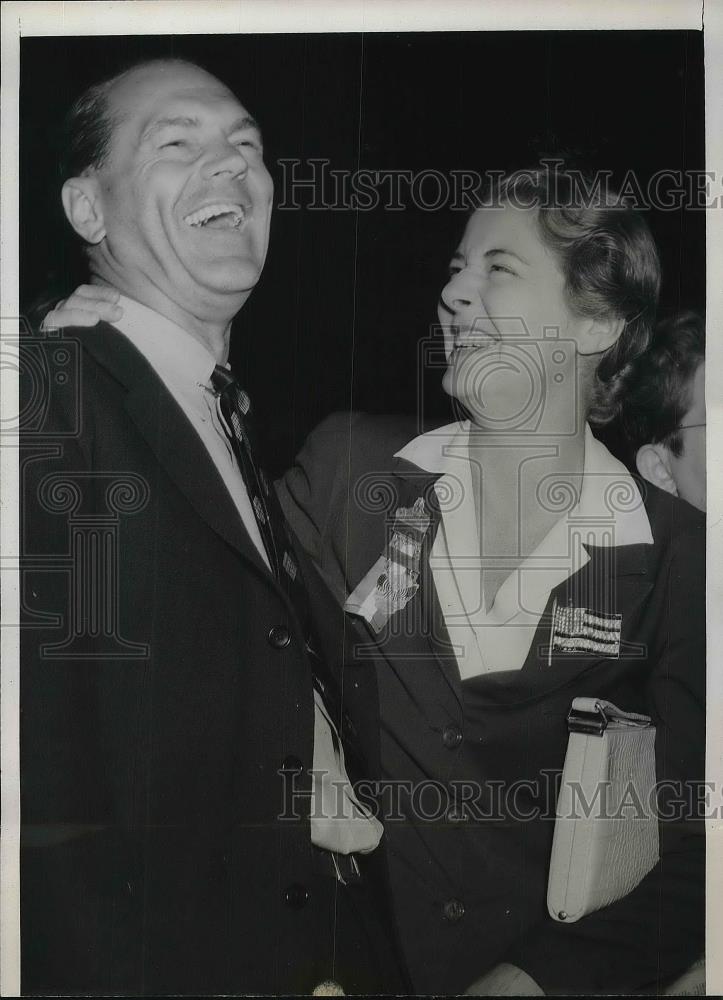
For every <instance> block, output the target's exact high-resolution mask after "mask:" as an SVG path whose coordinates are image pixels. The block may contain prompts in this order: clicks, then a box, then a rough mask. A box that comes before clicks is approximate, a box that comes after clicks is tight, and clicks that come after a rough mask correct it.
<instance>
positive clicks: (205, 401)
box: [113, 295, 383, 854]
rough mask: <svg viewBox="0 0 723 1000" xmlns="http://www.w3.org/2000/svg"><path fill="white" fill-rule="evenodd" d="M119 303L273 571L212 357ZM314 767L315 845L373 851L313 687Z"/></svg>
mask: <svg viewBox="0 0 723 1000" xmlns="http://www.w3.org/2000/svg"><path fill="white" fill-rule="evenodd" d="M119 305H120V306H121V308H122V309H123V316H122V318H121V319H120V320H118V321H117V322H115V323H114V324H113V325H114V326H115V327H116V328H117V329H118V330H120V332H121V333H122V334H124V336H126V337H127V338H128V340H130V341H131V343H132V344H133V345H134V346H135V347H136V348H137V349H138V350H139V351H140V352H141V354H143V356H144V357H145V358H146V360H147V361H148V362H149V363H150V364H151V365H152V367H153V368H154V369H155V371H156V373H157V374H158V376H159V378H160V379H161V380H162V381H163V383H164V384H165V386H166V388H167V389H168V391H169V392H170V393H171V395H172V396H173V397H174V399H175V400H176V402H177V403H178V404H179V406H180V407H181V409H182V410H183V412H184V414H185V416H186V417H187V418H188V420H189V422H190V423H191V425H192V426H193V428H194V430H195V431H196V433H197V434H198V436H199V437H200V438H201V440H202V441H203V444H204V446H205V448H206V450H207V451H208V454H209V455H210V457H211V459H212V461H213V463H214V465H215V466H216V468H217V469H218V471H219V474H220V475H221V478H222V479H223V482H224V484H225V486H226V488H227V490H228V492H229V494H230V496H231V499H232V500H233V502H234V504H235V505H236V508H237V510H238V512H239V515H240V517H241V520H242V522H243V525H244V527H245V528H246V530H247V531H248V533H249V536H250V537H251V540H252V541H253V543H254V545H255V546H256V548H257V549H258V552H259V555H260V556H261V558H262V559H263V560H264V562H265V563H266V565H267V566H268V567H269V570H270V568H271V567H270V564H269V560H268V557H267V555H266V549H265V548H264V544H263V541H262V539H261V533H260V531H259V528H258V525H257V523H256V518H255V516H254V512H253V509H252V507H251V502H250V500H249V496H248V492H247V490H246V486H245V484H244V481H243V478H242V476H241V472H240V471H239V468H238V463H237V461H236V457H235V455H234V453H233V448H232V447H231V442H230V441H229V438H228V436H227V434H226V431H225V430H224V419H223V417H222V415H221V411H220V408H219V403H218V398H217V397H216V394H215V392H214V391H213V389H212V387H211V381H210V380H211V373H212V372H213V370H214V367H215V366H216V360H215V358H214V357H213V355H212V354H211V352H210V351H209V350H208V349H207V348H206V347H205V346H204V345H203V344H202V343H201V342H200V341H199V340H197V339H196V338H195V337H194V336H192V335H191V334H190V333H188V332H187V331H186V330H184V329H182V327H180V326H178V325H177V324H176V323H174V322H172V321H171V320H169V319H167V318H166V317H165V316H161V315H160V314H159V313H157V312H155V311H154V310H152V309H149V308H148V307H147V306H144V305H141V304H140V303H138V302H136V301H134V300H133V299H129V298H126V296H123V295H122V296H121V298H120V301H119ZM313 771H314V775H313V797H312V810H311V840H312V843H313V844H315V845H316V846H317V847H323V848H326V849H327V850H333V851H337V852H339V853H342V854H350V853H352V852H357V853H360V854H366V853H368V852H369V851H373V850H374V848H375V847H376V846H377V845H378V843H379V841H380V839H381V836H382V832H383V829H382V825H381V823H380V822H379V821H378V820H377V819H376V817H374V816H372V815H371V814H370V813H369V812H368V810H366V809H365V808H364V807H363V806H361V805H360V803H359V802H358V801H357V799H356V797H355V796H354V793H353V790H352V788H351V785H350V783H349V778H348V776H347V773H346V769H345V766H344V751H343V748H342V746H341V742H340V741H339V739H338V736H337V734H336V730H335V727H334V724H333V722H332V720H331V719H330V717H329V714H328V712H327V710H326V708H325V706H324V704H323V701H322V699H321V696H320V695H319V694H318V692H317V691H316V690H315V691H314V760H313Z"/></svg>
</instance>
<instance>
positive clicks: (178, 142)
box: [161, 139, 186, 149]
mask: <svg viewBox="0 0 723 1000" xmlns="http://www.w3.org/2000/svg"><path fill="white" fill-rule="evenodd" d="M185 145H186V140H185V139H171V141H170V142H164V143H163V145H162V146H161V149H173V148H174V147H177V148H180V147H182V146H185Z"/></svg>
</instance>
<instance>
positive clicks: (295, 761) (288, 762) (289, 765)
mask: <svg viewBox="0 0 723 1000" xmlns="http://www.w3.org/2000/svg"><path fill="white" fill-rule="evenodd" d="M281 770H282V771H294V772H296V773H298V772H299V771H303V770H304V765H303V764H302V763H301V761H300V760H299V758H298V757H294V756H293V754H290V755H289V756H288V757H284V759H283V761H282V763H281Z"/></svg>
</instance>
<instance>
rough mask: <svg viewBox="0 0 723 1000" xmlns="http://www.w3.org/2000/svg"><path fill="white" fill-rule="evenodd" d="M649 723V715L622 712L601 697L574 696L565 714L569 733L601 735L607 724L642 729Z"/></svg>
mask: <svg viewBox="0 0 723 1000" xmlns="http://www.w3.org/2000/svg"><path fill="white" fill-rule="evenodd" d="M650 724H651V718H650V716H649V715H639V714H638V713H637V712H623V710H622V709H620V708H618V707H617V705H613V703H612V702H611V701H604V700H603V699H602V698H574V699H573V702H572V705H571V707H570V711H569V712H568V715H567V728H568V730H569V731H570V732H571V733H591V734H594V735H596V736H602V734H603V733H604V732H605V730H606V729H607V728H608V726H610V725H612V726H614V727H615V728H621V729H622V728H626V727H631V728H635V729H644V728H646V727H647V726H649V725H650Z"/></svg>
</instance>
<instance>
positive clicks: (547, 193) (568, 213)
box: [489, 160, 660, 425]
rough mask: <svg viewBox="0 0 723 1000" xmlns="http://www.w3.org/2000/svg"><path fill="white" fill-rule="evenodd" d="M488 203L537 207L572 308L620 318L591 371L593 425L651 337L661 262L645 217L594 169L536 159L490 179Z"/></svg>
mask: <svg viewBox="0 0 723 1000" xmlns="http://www.w3.org/2000/svg"><path fill="white" fill-rule="evenodd" d="M489 194H490V195H491V197H492V202H491V204H493V205H495V204H510V205H513V206H515V207H519V208H536V209H537V222H538V225H539V231H540V236H541V238H542V241H543V243H544V244H545V245H546V246H547V247H548V248H549V249H550V250H552V252H553V253H554V254H555V257H556V259H557V261H558V264H559V266H560V268H561V270H562V273H563V275H564V278H565V291H566V294H567V298H568V302H569V304H570V307H571V308H572V309H573V311H574V312H576V313H577V314H578V315H580V316H591V317H603V316H610V315H612V316H614V317H616V318H622V319H624V320H625V327H624V329H623V331H622V333H621V334H620V336H619V337H618V339H617V341H616V342H615V343H614V344H613V345H612V346H611V347H610V348H608V350H607V351H605V352H604V353H603V355H602V357H601V358H600V361H599V363H598V365H597V369H596V371H595V384H594V393H593V400H592V404H591V407H590V411H589V413H588V419H589V420H590V422H591V423H595V424H598V425H603V424H608V423H610V422H611V421H612V420H614V419H615V418H616V417H617V416H618V414H619V412H620V409H621V404H622V399H623V397H624V394H625V386H626V381H627V379H628V378H629V376H630V374H631V370H632V363H633V361H634V360H635V358H637V357H638V356H639V355H640V354H642V353H643V351H645V349H646V348H647V347H648V344H649V343H650V340H651V337H652V330H653V324H654V322H655V312H656V308H657V304H658V294H659V292H660V261H659V259H658V252H657V249H656V246H655V241H654V240H653V236H652V234H651V232H650V229H649V228H648V225H647V223H646V221H645V219H644V218H643V217H642V215H640V213H639V212H636V211H634V210H633V209H632V208H630V207H629V206H627V205H626V204H625V200H624V198H621V197H620V196H619V195H618V193H617V192H616V191H614V190H613V189H612V188H610V187H609V186H607V185H606V183H605V182H604V180H603V179H602V178H601V177H599V176H595V175H593V174H589V173H582V172H581V171H578V170H574V169H569V168H565V166H564V165H563V164H562V163H561V161H559V160H554V161H544V160H543V161H541V163H540V164H538V165H537V166H535V167H533V168H532V169H529V170H516V171H514V172H513V173H510V174H507V175H505V176H503V177H501V178H498V179H495V180H494V181H493V182H492V185H491V189H490V192H489Z"/></svg>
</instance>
